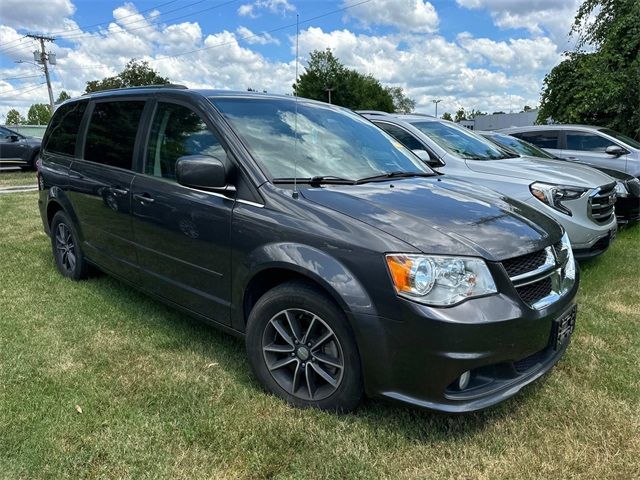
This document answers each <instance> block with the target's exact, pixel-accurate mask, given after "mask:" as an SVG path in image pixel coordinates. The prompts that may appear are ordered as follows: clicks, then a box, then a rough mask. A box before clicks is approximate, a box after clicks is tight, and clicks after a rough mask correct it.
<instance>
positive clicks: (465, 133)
mask: <svg viewBox="0 0 640 480" xmlns="http://www.w3.org/2000/svg"><path fill="white" fill-rule="evenodd" d="M411 124H412V125H413V126H414V127H416V128H418V129H419V130H420V131H422V132H423V133H424V134H425V135H427V136H428V137H430V138H431V139H432V140H433V141H434V142H436V143H437V144H438V145H440V146H441V147H442V148H444V149H445V150H446V151H447V152H449V153H451V154H453V155H455V156H456V157H460V158H464V159H467V160H502V159H505V158H514V157H517V155H510V154H509V153H507V152H505V151H504V150H503V149H501V148H500V147H498V146H497V145H495V144H494V143H492V142H490V141H489V140H487V139H486V138H482V137H481V136H480V135H476V134H475V133H473V132H471V131H470V130H468V129H466V128H464V127H458V126H457V125H453V124H450V123H445V122H411Z"/></svg>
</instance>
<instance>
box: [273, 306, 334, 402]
mask: <svg viewBox="0 0 640 480" xmlns="http://www.w3.org/2000/svg"><path fill="white" fill-rule="evenodd" d="M262 353H263V356H264V360H265V362H266V366H267V369H268V370H269V373H270V374H271V376H272V377H273V379H274V380H275V381H276V382H277V383H278V385H280V387H282V388H283V389H284V390H286V391H287V393H289V394H290V395H294V396H295V397H298V398H300V399H303V400H311V401H318V400H322V399H325V398H327V397H329V396H330V395H332V394H333V393H334V392H335V391H336V389H337V388H338V387H339V386H340V383H341V382H342V377H343V373H344V356H343V353H342V347H341V346H340V341H339V340H338V337H337V336H336V334H335V332H334V331H333V330H332V329H331V327H329V325H327V323H326V322H325V321H324V320H322V319H321V318H320V317H319V316H317V315H315V314H313V313H311V312H308V311H306V310H302V309H287V310H283V311H281V312H279V313H277V314H276V315H274V316H273V317H272V318H271V320H269V323H267V325H266V327H265V329H264V333H263V335H262Z"/></svg>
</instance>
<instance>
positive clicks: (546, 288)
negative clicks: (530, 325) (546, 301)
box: [516, 277, 551, 305]
mask: <svg viewBox="0 0 640 480" xmlns="http://www.w3.org/2000/svg"><path fill="white" fill-rule="evenodd" d="M516 291H517V292H518V295H520V298H522V300H523V301H524V302H525V303H528V304H529V305H533V304H534V303H536V302H537V301H538V300H542V299H543V298H544V297H546V296H547V295H549V294H550V293H551V278H550V277H547V278H545V279H543V280H540V281H539V282H535V283H530V284H529V285H524V286H522V287H516Z"/></svg>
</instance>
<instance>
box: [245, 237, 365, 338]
mask: <svg viewBox="0 0 640 480" xmlns="http://www.w3.org/2000/svg"><path fill="white" fill-rule="evenodd" d="M243 267H244V268H243V269H242V270H243V272H242V273H241V274H240V275H241V276H240V278H237V279H235V280H236V281H235V282H234V284H235V285H238V286H239V287H238V288H237V290H238V291H235V292H234V298H235V299H237V300H236V301H234V303H235V304H236V305H238V301H240V299H242V298H244V292H245V291H246V288H247V287H248V286H249V284H250V282H251V280H252V279H253V278H255V276H256V275H258V274H260V273H261V272H264V271H266V270H268V269H285V270H290V271H292V272H295V273H298V274H300V275H302V276H305V277H307V278H309V279H310V280H312V281H314V282H316V283H317V284H319V285H320V286H321V287H322V288H324V289H325V290H326V291H327V292H328V293H329V294H330V295H331V296H332V297H333V298H334V300H335V301H336V302H337V303H338V304H339V305H340V307H341V308H342V309H343V310H345V312H347V313H364V314H371V315H375V314H376V309H375V307H374V305H373V302H372V301H371V298H370V297H369V294H368V293H367V291H366V290H365V289H364V287H363V286H362V284H361V283H360V281H359V280H358V279H357V278H356V277H355V276H354V275H353V274H352V273H351V272H350V271H349V269H347V268H346V267H345V266H344V265H343V264H342V263H341V262H340V261H339V260H338V259H336V258H335V257H333V256H332V255H330V254H329V253H327V252H325V251H322V250H319V249H317V248H313V247H310V246H308V245H303V244H297V243H270V244H266V245H262V246H260V247H258V248H256V249H255V250H253V251H252V252H251V253H250V254H249V255H247V256H246V258H245V262H244V265H243ZM240 303H241V302H240ZM234 323H235V322H234ZM243 323H244V319H243ZM243 327H244V325H243Z"/></svg>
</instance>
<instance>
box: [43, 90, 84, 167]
mask: <svg viewBox="0 0 640 480" xmlns="http://www.w3.org/2000/svg"><path fill="white" fill-rule="evenodd" d="M86 109H87V102H76V103H68V104H66V105H63V106H61V107H59V108H58V109H57V110H56V112H55V113H54V114H53V118H52V119H51V123H50V124H49V128H47V131H46V133H45V135H44V138H43V139H42V145H43V147H42V148H43V150H45V151H46V152H52V153H61V154H63V155H69V156H73V155H74V154H75V150H76V139H77V138H78V130H79V129H80V122H82V117H83V115H84V112H85V110H86Z"/></svg>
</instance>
